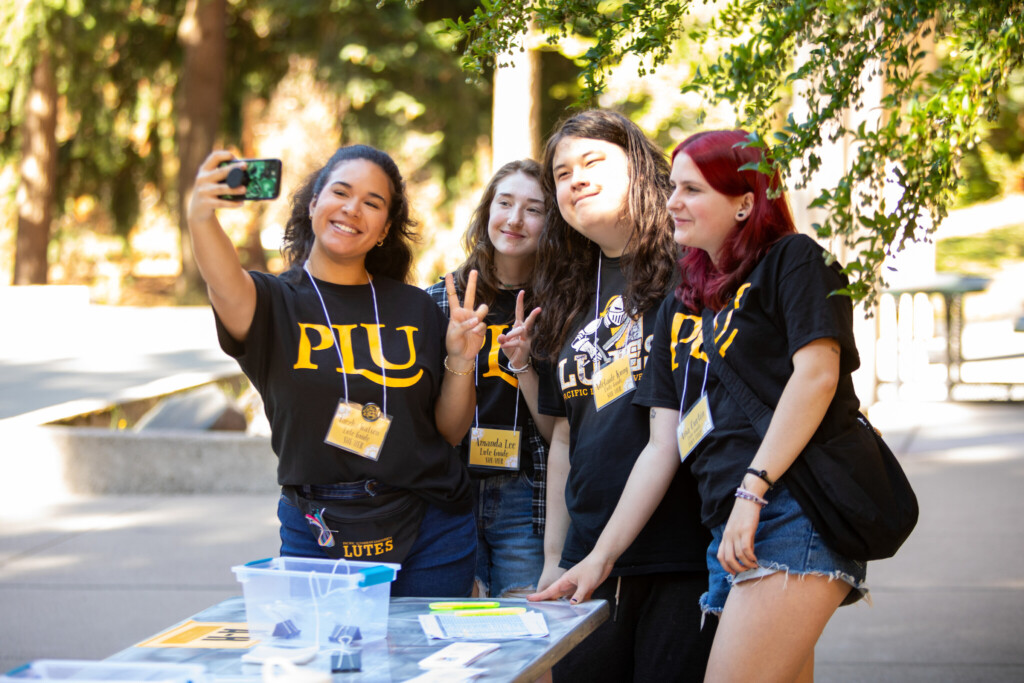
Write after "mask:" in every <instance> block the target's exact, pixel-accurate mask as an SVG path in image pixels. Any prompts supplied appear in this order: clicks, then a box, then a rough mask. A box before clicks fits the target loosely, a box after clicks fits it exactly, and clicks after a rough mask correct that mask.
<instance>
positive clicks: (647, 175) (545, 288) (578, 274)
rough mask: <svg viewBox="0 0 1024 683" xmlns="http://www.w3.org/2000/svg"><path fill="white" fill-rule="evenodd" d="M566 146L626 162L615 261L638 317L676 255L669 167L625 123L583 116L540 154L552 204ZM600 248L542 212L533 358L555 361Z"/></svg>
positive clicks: (564, 126) (587, 290) (667, 278)
mask: <svg viewBox="0 0 1024 683" xmlns="http://www.w3.org/2000/svg"><path fill="white" fill-rule="evenodd" d="M565 138H586V139H591V140H603V141H605V142H610V143H612V144H614V145H618V146H619V147H621V148H622V149H623V151H625V153H626V158H627V159H628V162H629V178H630V184H629V195H628V201H627V206H626V207H623V208H624V209H625V211H626V217H628V219H629V224H630V234H629V238H628V240H627V242H626V247H625V250H624V251H623V253H622V258H621V261H620V264H621V267H622V273H623V275H624V276H625V279H626V291H625V294H624V299H625V302H624V303H625V306H626V310H627V311H630V312H631V313H634V314H638V315H642V314H643V313H645V312H646V311H647V310H649V309H650V308H653V307H654V306H656V305H658V303H659V302H660V301H661V300H662V299H663V298H664V297H665V294H666V292H667V290H668V288H669V286H670V284H671V282H672V277H673V270H674V262H675V259H676V254H677V249H676V245H675V243H674V242H673V241H672V219H671V217H670V216H669V213H668V209H667V208H666V207H665V204H666V202H667V200H668V196H669V192H670V185H669V180H668V177H669V171H670V167H669V164H668V160H667V159H666V158H665V154H664V153H663V152H662V151H661V150H660V149H658V148H657V147H656V146H655V145H654V144H653V143H652V142H651V141H650V140H648V139H647V136H646V135H644V133H643V131H642V130H640V128H639V127H638V126H637V125H636V124H635V123H633V122H632V121H630V120H629V119H628V118H626V117H625V116H623V115H621V114H618V113H616V112H612V111H608V110H604V109H592V110H588V111H583V112H580V113H578V114H575V115H574V116H571V117H569V118H568V119H566V120H565V121H563V122H562V123H561V124H560V125H559V127H558V128H557V130H556V131H555V133H553V134H552V135H551V137H550V138H548V141H547V146H546V147H545V149H544V162H543V164H542V169H543V181H544V182H543V185H544V192H545V194H547V195H549V196H551V197H555V196H556V195H555V178H554V171H553V164H554V156H555V148H556V147H557V146H558V143H559V142H561V141H562V140H563V139H565ZM599 250H600V249H599V247H598V246H597V244H595V243H594V242H591V241H590V240H589V239H587V238H586V237H584V236H583V235H581V234H580V233H578V232H577V231H576V230H575V229H573V227H572V226H571V225H569V224H568V223H567V222H566V221H565V219H564V218H563V217H562V214H561V212H560V211H559V209H558V203H557V202H555V201H553V202H552V203H551V206H550V207H549V208H548V212H547V218H546V221H545V225H544V233H543V234H542V236H541V239H540V244H539V246H538V249H537V267H536V268H537V269H536V271H535V273H536V275H535V277H534V294H535V296H536V302H535V304H536V305H537V306H540V307H542V308H543V309H544V313H543V314H542V315H541V316H540V318H539V319H538V322H537V330H536V334H535V338H534V342H533V348H534V350H535V354H536V355H537V356H538V357H541V358H543V357H547V358H550V359H555V358H557V356H558V353H559V351H560V350H561V348H562V344H563V343H564V342H565V338H566V336H567V335H568V334H569V331H570V329H571V328H572V326H573V324H574V323H576V322H577V320H578V318H579V316H580V315H581V314H583V312H584V311H585V310H586V308H587V306H588V305H589V304H590V302H591V301H592V300H593V296H594V285H595V282H596V279H597V263H598V251H599Z"/></svg>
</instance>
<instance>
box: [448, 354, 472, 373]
mask: <svg viewBox="0 0 1024 683" xmlns="http://www.w3.org/2000/svg"><path fill="white" fill-rule="evenodd" d="M473 362H474V364H475V363H476V361H475V360H474V361H473ZM444 369H445V370H447V371H448V372H450V373H452V374H453V375H459V376H462V375H468V374H469V373H471V372H473V370H472V369H470V370H466V371H464V372H459V371H458V370H452V367H451V366H450V365H448V356H445V357H444Z"/></svg>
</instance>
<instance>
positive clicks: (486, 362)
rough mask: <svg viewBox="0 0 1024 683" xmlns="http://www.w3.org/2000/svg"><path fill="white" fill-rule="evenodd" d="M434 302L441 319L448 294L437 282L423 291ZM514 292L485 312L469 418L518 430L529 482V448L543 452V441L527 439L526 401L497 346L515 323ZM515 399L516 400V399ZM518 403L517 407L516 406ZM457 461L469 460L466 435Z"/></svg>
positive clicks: (479, 472) (481, 472)
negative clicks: (474, 409)
mask: <svg viewBox="0 0 1024 683" xmlns="http://www.w3.org/2000/svg"><path fill="white" fill-rule="evenodd" d="M427 293H428V294H430V296H431V298H433V300H434V302H435V303H437V305H438V306H440V307H441V310H442V311H443V312H444V313H445V315H449V311H448V294H447V291H446V290H445V284H444V282H437V283H434V284H432V285H431V286H429V287H427ZM457 294H458V296H459V298H460V299H461V298H462V297H463V296H464V294H463V292H462V291H461V290H459V291H458V292H457ZM517 294H518V291H510V290H509V291H499V292H497V293H496V296H495V299H494V302H493V303H491V305H490V307H489V308H488V311H487V318H485V319H484V322H485V323H486V324H487V336H486V337H485V339H484V344H483V346H482V347H481V348H480V352H479V353H478V354H477V359H476V368H477V370H476V372H477V375H476V407H477V408H476V414H475V415H474V417H473V424H474V426H475V425H477V424H479V425H480V426H481V427H496V428H500V429H512V427H513V425H514V426H516V427H518V428H519V429H520V430H521V432H520V438H519V463H520V465H519V467H520V469H521V470H522V471H523V472H525V473H526V474H527V476H529V477H531V478H533V475H534V460H535V458H536V455H537V454H534V453H532V451H531V445H533V446H534V448H535V449H536V448H540V449H543V448H544V444H543V441H539V440H538V438H536V437H533V438H528V437H531V436H533V435H535V434H536V427H535V426H534V425H533V418H532V416H531V415H530V409H529V407H528V406H527V405H526V399H525V398H524V397H523V394H522V392H521V391H518V387H519V380H518V379H517V378H516V376H515V375H513V374H512V373H510V372H509V371H508V358H507V357H506V356H505V352H504V351H502V350H501V345H500V344H498V335H500V334H504V333H505V332H507V331H508V330H509V329H511V327H512V323H514V322H515V311H516V295H517ZM517 397H518V398H517ZM517 400H518V403H517ZM460 446H461V447H460V451H461V457H462V459H463V461H466V459H467V458H468V457H469V434H468V433H467V434H466V437H465V438H464V439H463V441H462V443H461V444H460ZM539 455H540V457H546V449H545V450H543V452H541V453H540V454H539ZM507 472H508V470H503V469H492V468H475V467H471V468H470V474H471V475H472V476H473V477H480V478H483V477H488V476H492V475H496V474H503V473H507Z"/></svg>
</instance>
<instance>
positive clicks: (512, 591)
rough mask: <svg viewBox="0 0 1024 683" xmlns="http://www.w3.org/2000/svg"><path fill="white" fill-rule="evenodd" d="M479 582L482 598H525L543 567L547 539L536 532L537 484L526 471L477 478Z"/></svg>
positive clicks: (475, 494) (475, 502) (475, 503)
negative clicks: (534, 510)
mask: <svg viewBox="0 0 1024 683" xmlns="http://www.w3.org/2000/svg"><path fill="white" fill-rule="evenodd" d="M473 503H474V507H475V509H476V530H477V546H476V580H477V582H478V583H479V585H480V589H481V593H480V596H481V597H495V598H499V597H525V596H526V594H527V593H532V592H533V591H534V590H535V589H536V587H537V580H538V579H539V578H540V574H541V571H543V569H544V537H543V536H540V535H538V534H535V533H533V484H532V483H531V482H530V480H529V478H528V477H527V476H526V473H524V472H508V473H502V474H496V475H492V476H490V477H486V478H483V479H479V480H475V481H474V482H473Z"/></svg>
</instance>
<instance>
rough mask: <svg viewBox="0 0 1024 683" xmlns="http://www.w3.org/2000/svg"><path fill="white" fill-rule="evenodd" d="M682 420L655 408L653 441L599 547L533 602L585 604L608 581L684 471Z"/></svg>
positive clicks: (636, 465)
mask: <svg viewBox="0 0 1024 683" xmlns="http://www.w3.org/2000/svg"><path fill="white" fill-rule="evenodd" d="M678 418H679V413H678V411H676V410H670V409H667V408H651V423H650V424H651V426H650V432H651V436H650V439H649V440H648V442H647V445H646V446H645V447H644V449H643V451H641V452H640V456H639V457H638V458H637V460H636V462H635V463H634V464H633V470H632V471H631V472H630V474H629V480H628V481H627V482H626V487H625V488H624V489H623V490H622V495H621V496H620V497H619V502H618V504H617V505H616V506H615V512H613V513H612V516H611V518H610V519H609V520H608V523H607V524H606V525H605V527H604V530H603V531H602V532H601V536H600V538H598V539H597V543H595V544H594V549H593V550H591V551H590V554H589V555H587V556H586V557H585V558H583V559H582V560H581V561H580V562H579V564H577V565H576V566H575V567H573V568H572V569H570V570H569V571H567V572H565V573H564V574H563V575H562V576H561V578H559V579H558V580H557V581H555V582H554V583H553V584H551V586H550V587H549V588H547V590H542V591H540V592H538V593H535V594H534V595H531V596H529V599H530V600H551V599H554V598H560V597H565V596H567V595H571V596H572V602H582V601H584V600H588V599H589V598H590V595H591V593H593V592H594V589H595V588H597V587H598V586H599V585H601V582H602V581H604V580H605V579H606V578H608V575H609V574H610V573H611V571H612V567H613V566H614V565H615V561H616V560H617V559H619V556H621V555H622V553H624V552H626V549H627V548H629V546H630V544H631V543H632V542H633V541H634V540H635V539H636V537H637V536H639V535H640V532H641V531H642V530H643V528H644V525H645V524H647V520H649V519H650V518H651V515H653V514H654V511H655V510H656V509H657V507H658V505H659V504H660V503H661V499H662V498H664V497H665V492H666V491H668V487H669V485H670V484H671V483H672V478H673V477H674V476H675V474H676V470H678V469H679V451H678V449H677V447H676V439H675V436H676V424H677V423H678ZM552 446H553V445H552ZM549 517H550V512H549ZM549 523H550V522H549Z"/></svg>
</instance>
